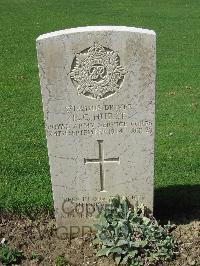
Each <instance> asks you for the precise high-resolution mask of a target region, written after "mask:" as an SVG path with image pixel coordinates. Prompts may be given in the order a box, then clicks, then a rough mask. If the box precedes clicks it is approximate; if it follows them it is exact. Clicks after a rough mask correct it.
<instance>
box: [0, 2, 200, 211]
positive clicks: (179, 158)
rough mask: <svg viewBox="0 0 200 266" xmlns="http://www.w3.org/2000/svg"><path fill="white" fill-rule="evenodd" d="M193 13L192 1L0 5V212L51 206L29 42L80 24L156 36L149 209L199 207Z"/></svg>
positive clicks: (197, 22) (199, 49) (199, 48)
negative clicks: (152, 179)
mask: <svg viewBox="0 0 200 266" xmlns="http://www.w3.org/2000/svg"><path fill="white" fill-rule="evenodd" d="M199 14H200V2H199V0H193V1H189V0H170V1H169V0H168V1H167V0H166V1H162V0H58V1H55V0H48V1H47V0H42V1H41V0H40V1H39V0H0V34H1V35H0V36H1V38H0V54H1V57H0V108H1V112H0V115H1V130H0V140H1V145H0V167H1V169H0V208H1V209H4V210H19V211H26V210H33V209H43V208H45V209H50V210H51V209H52V193H51V183H50V174H49V166H48V156H47V148H46V140H45V133H44V122H43V114H42V103H41V95H40V87H39V78H38V69H37V60H36V50H35V39H36V38H37V37H38V36H39V35H40V34H43V33H46V32H50V31H55V30H60V29H64V28H70V27H77V26H85V25H127V26H135V27H143V28H148V29H153V30H155V31H156V33H157V99H156V100H157V104H156V110H157V111H156V160H155V186H156V205H159V203H161V205H162V204H164V205H165V204H168V203H170V202H171V204H172V203H173V204H174V203H177V204H179V205H180V206H181V205H182V206H183V207H186V205H185V204H186V202H187V203H188V204H189V205H200V204H199V202H200V200H199V194H200V193H199V186H200V180H199V175H200V174H199V173H200V162H199V159H200V137H199V135H198V134H199V121H200V111H199V110H200V108H199V107H200V101H199V100H200V85H199V82H200V45H199V40H200V30H199V26H200V15H199ZM198 193H199V194H198ZM173 197H174V201H172V200H171V199H172V198H173ZM164 205H162V206H164Z"/></svg>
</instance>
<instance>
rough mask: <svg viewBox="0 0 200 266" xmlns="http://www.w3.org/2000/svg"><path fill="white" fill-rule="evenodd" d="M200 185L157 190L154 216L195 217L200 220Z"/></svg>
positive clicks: (171, 217)
mask: <svg viewBox="0 0 200 266" xmlns="http://www.w3.org/2000/svg"><path fill="white" fill-rule="evenodd" d="M199 212H200V185H191V186H190V185H177V186H169V187H166V188H159V189H156V190H155V196H154V215H155V217H156V218H158V219H160V218H161V219H162V218H164V217H168V218H169V219H173V218H174V217H180V218H181V217H183V216H185V217H188V218H190V217H193V218H194V219H199V218H200V217H197V216H199Z"/></svg>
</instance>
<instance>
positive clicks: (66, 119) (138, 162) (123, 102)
mask: <svg viewBox="0 0 200 266" xmlns="http://www.w3.org/2000/svg"><path fill="white" fill-rule="evenodd" d="M155 45H156V35H155V33H154V31H151V30H145V29H139V28H133V27H121V26H120V27H118V26H97V27H83V28H75V29H66V30H61V31H57V32H53V33H47V34H44V35H41V36H40V37H39V38H38V39H37V54H38V64H39V73H40V84H41V91H42V101H43V111H44V119H45V127H46V137H47V145H48V155H49V164H50V172H51V180H52V188H53V198H54V206H55V214H56V221H57V225H58V227H60V228H62V229H65V230H66V231H68V232H69V231H70V233H72V231H73V230H74V232H76V233H77V234H81V233H83V230H85V228H90V227H91V226H92V225H93V223H94V222H95V217H96V214H97V213H98V211H99V208H101V207H102V206H104V204H105V202H106V200H107V199H108V198H109V197H110V196H115V195H120V196H126V197H127V198H128V199H129V201H130V202H131V203H135V202H136V201H138V202H142V203H144V204H145V205H147V206H148V207H149V208H150V209H152V208H153V176H154V108H155V72H156V58H155V49H156V48H155Z"/></svg>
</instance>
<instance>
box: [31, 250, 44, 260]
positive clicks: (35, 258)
mask: <svg viewBox="0 0 200 266" xmlns="http://www.w3.org/2000/svg"><path fill="white" fill-rule="evenodd" d="M31 260H35V261H37V262H41V261H42V260H43V257H42V256H41V255H39V254H38V253H36V252H35V251H32V252H31Z"/></svg>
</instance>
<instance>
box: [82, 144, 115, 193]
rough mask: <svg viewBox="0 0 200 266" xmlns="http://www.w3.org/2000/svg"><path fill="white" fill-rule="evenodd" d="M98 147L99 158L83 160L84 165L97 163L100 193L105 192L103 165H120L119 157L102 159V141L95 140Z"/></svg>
mask: <svg viewBox="0 0 200 266" xmlns="http://www.w3.org/2000/svg"><path fill="white" fill-rule="evenodd" d="M97 142H98V145H99V158H97V159H85V158H84V164H87V163H98V164H99V167H100V187H101V190H100V191H101V192H106V190H105V187H104V183H105V174H104V164H105V163H118V164H119V163H120V162H119V157H116V158H107V159H105V158H104V149H103V140H97Z"/></svg>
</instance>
